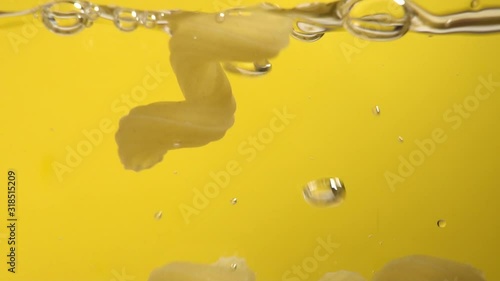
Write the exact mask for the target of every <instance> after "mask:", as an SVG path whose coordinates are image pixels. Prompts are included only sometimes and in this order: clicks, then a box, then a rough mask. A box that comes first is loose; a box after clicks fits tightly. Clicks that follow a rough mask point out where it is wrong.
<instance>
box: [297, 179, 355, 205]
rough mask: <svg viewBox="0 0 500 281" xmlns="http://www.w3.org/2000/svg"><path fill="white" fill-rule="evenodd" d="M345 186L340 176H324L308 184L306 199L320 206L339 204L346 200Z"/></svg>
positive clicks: (304, 192) (305, 189) (305, 188)
mask: <svg viewBox="0 0 500 281" xmlns="http://www.w3.org/2000/svg"><path fill="white" fill-rule="evenodd" d="M345 193H346V191H345V187H344V184H343V183H342V182H341V181H340V179H339V178H323V179H319V180H313V181H310V182H308V183H307V184H306V186H305V187H304V190H303V195H304V199H305V200H306V201H307V202H308V203H309V204H311V205H314V206H319V207H330V206H337V205H339V204H340V203H342V202H343V201H344V198H345Z"/></svg>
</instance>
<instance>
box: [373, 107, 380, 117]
mask: <svg viewBox="0 0 500 281" xmlns="http://www.w3.org/2000/svg"><path fill="white" fill-rule="evenodd" d="M373 114H375V115H380V106H378V105H377V106H375V107H374V108H373Z"/></svg>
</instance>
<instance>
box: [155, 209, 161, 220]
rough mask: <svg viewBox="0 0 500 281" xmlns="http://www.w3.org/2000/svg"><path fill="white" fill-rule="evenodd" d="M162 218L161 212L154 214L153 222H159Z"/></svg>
mask: <svg viewBox="0 0 500 281" xmlns="http://www.w3.org/2000/svg"><path fill="white" fill-rule="evenodd" d="M162 216H163V212H162V211H158V212H156V213H155V220H161V217H162Z"/></svg>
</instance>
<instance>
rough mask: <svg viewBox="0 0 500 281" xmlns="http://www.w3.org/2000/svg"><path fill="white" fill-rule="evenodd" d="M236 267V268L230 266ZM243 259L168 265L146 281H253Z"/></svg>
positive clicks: (233, 258) (252, 274) (253, 277)
mask: <svg viewBox="0 0 500 281" xmlns="http://www.w3.org/2000/svg"><path fill="white" fill-rule="evenodd" d="M232 265H237V266H232ZM254 280H255V274H254V273H253V271H252V270H250V269H249V268H248V267H247V265H246V262H245V260H244V259H241V258H238V257H222V258H220V259H219V260H218V261H217V262H216V263H215V264H212V265H208V264H195V263H187V262H174V263H169V264H167V265H165V266H163V267H160V268H158V269H155V270H154V271H153V272H152V273H151V275H150V276H149V279H148V281H254Z"/></svg>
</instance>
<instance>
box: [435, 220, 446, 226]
mask: <svg viewBox="0 0 500 281" xmlns="http://www.w3.org/2000/svg"><path fill="white" fill-rule="evenodd" d="M437 226H438V227H440V228H445V227H446V221H445V220H438V221H437Z"/></svg>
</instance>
